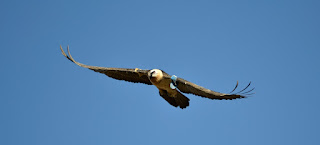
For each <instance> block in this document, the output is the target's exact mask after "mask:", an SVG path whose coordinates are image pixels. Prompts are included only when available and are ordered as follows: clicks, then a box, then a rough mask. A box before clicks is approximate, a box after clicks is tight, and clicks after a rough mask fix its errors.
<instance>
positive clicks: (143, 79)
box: [60, 46, 152, 85]
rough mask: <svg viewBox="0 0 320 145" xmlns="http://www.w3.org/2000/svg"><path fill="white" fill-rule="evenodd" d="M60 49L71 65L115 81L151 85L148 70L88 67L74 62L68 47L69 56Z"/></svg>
mask: <svg viewBox="0 0 320 145" xmlns="http://www.w3.org/2000/svg"><path fill="white" fill-rule="evenodd" d="M60 49H61V52H62V54H63V55H64V56H65V57H66V58H68V59H69V60H70V61H72V62H73V63H75V64H77V65H79V66H81V67H84V68H88V69H91V70H93V71H95V72H99V73H103V74H105V75H107V76H109V77H111V78H114V79H117V80H124V81H128V82H133V83H144V84H148V85H152V83H151V82H150V80H149V79H148V72H149V71H150V70H141V69H127V68H109V67H97V66H89V65H85V64H82V63H79V62H76V61H75V60H74V59H73V58H72V56H71V54H70V51H69V46H68V47H67V49H68V54H69V56H68V55H67V54H66V53H65V52H64V51H63V49H62V47H61V46H60Z"/></svg>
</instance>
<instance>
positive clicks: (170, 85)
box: [60, 46, 254, 109]
mask: <svg viewBox="0 0 320 145" xmlns="http://www.w3.org/2000/svg"><path fill="white" fill-rule="evenodd" d="M60 49H61V52H62V54H63V55H64V56H65V57H66V58H67V59H69V60H70V61H71V62H73V63H75V64H77V65H78V66H81V67H84V68H88V69H90V70H93V71H95V72H99V73H102V74H105V75H107V76H109V77H111V78H114V79H117V80H124V81H128V82H133V83H143V84H147V85H154V86H156V87H157V88H158V89H159V94H160V96H161V97H162V98H163V99H165V100H166V101H167V102H168V103H169V104H171V105H172V106H174V107H180V108H181V109H184V108H186V107H188V106H189V101H190V100H189V98H187V97H186V96H185V95H183V94H182V93H187V94H194V95H197V96H201V97H204V98H209V99H215V100H232V99H237V98H245V97H246V96H248V95H251V94H253V93H251V92H252V91H253V90H254V88H252V89H250V90H248V91H247V89H248V88H249V86H250V84H251V82H250V83H249V84H248V85H247V86H246V87H245V88H244V89H242V90H241V91H239V92H237V93H232V92H234V91H235V90H236V88H237V87H238V81H237V84H236V86H235V88H234V89H233V90H232V91H231V92H230V93H229V94H224V93H219V92H216V91H212V90H209V89H206V88H204V87H201V86H199V85H196V84H194V83H192V82H189V81H187V80H184V79H182V78H178V77H177V76H175V75H172V76H170V75H169V74H167V73H166V72H164V71H163V70H160V69H151V70H143V69H138V68H135V69H128V68H111V67H98V66H89V65H85V64H82V63H79V62H77V61H75V60H74V59H73V58H72V56H71V54H70V51H69V46H68V47H67V50H68V55H67V54H66V53H65V52H64V50H63V49H62V47H61V46H60ZM181 92H182V93H181Z"/></svg>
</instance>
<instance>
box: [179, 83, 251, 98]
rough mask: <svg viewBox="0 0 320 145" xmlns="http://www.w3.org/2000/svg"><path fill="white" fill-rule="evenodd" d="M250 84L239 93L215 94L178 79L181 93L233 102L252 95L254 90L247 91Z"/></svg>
mask: <svg viewBox="0 0 320 145" xmlns="http://www.w3.org/2000/svg"><path fill="white" fill-rule="evenodd" d="M250 84H251V83H249V85H248V86H247V87H245V88H244V89H243V90H241V91H239V92H238V93H235V94H224V93H219V92H215V91H212V90H209V89H206V88H204V87H201V86H199V85H196V84H194V83H191V82H189V81H186V80H184V79H182V78H178V79H177V88H178V89H179V90H180V91H181V92H183V93H189V94H194V95H197V96H201V97H205V98H209V99H217V100H232V99H237V98H245V97H246V95H250V94H249V93H250V92H251V91H253V90H254V88H253V89H251V90H249V91H246V89H247V88H248V87H249V86H250ZM237 86H238V82H237V85H236V87H235V88H234V89H233V91H234V90H235V89H236V88H237ZM233 91H232V92H233ZM232 92H231V93H232Z"/></svg>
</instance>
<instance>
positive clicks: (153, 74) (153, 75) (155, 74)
mask: <svg viewBox="0 0 320 145" xmlns="http://www.w3.org/2000/svg"><path fill="white" fill-rule="evenodd" d="M162 77H163V74H162V71H161V70H159V69H152V70H150V71H149V72H148V78H149V80H150V81H151V82H157V81H159V80H160V79H162Z"/></svg>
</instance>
